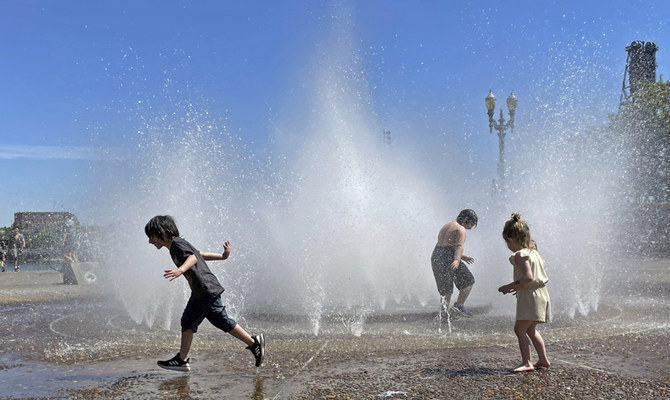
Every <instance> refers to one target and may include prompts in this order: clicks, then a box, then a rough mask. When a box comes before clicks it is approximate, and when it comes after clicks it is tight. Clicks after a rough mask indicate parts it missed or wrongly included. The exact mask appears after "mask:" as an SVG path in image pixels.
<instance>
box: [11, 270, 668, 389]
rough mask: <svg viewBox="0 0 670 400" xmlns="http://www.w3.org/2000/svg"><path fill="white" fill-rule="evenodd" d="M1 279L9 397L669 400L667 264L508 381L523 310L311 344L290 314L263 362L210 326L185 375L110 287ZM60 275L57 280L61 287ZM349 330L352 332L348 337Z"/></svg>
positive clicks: (325, 333) (273, 330)
mask: <svg viewBox="0 0 670 400" xmlns="http://www.w3.org/2000/svg"><path fill="white" fill-rule="evenodd" d="M5 274H8V275H6V276H5V275H0V290H1V291H2V293H3V296H2V300H0V398H12V399H15V398H48V399H93V398H108V399H155V398H164V399H221V398H225V399H381V398H386V399H451V398H459V399H468V398H472V399H475V398H500V399H508V398H509V399H529V398H538V399H565V398H594V399H597V398H630V399H632V398H635V399H646V398H648V399H657V398H658V399H667V398H670V368H668V367H669V366H670V340H669V338H670V322H669V321H668V316H669V315H670V259H663V260H646V261H644V262H643V263H642V264H641V266H640V268H639V270H638V272H637V273H636V276H635V279H634V281H633V282H631V281H630V280H628V279H626V280H624V279H621V277H622V276H624V275H626V272H625V271H616V270H612V271H611V272H610V274H609V276H608V279H609V281H608V282H607V290H605V293H604V295H603V298H602V301H601V302H600V304H599V307H598V310H597V311H595V312H591V313H590V314H589V315H588V316H577V317H575V318H568V317H566V316H562V315H560V314H558V315H556V316H555V317H556V318H555V320H554V321H553V322H552V323H551V324H547V325H546V326H544V327H542V328H541V332H542V335H543V337H544V339H545V342H546V343H547V351H548V354H549V357H550V360H551V361H552V363H553V365H552V367H551V368H550V369H548V370H542V371H536V372H533V373H526V374H520V375H514V374H511V373H510V372H509V371H510V368H511V367H513V366H515V365H516V364H518V361H519V351H518V348H517V343H516V338H515V337H514V335H513V333H512V330H511V327H512V325H513V323H514V321H513V316H509V315H507V316H500V315H493V314H492V313H491V312H490V310H489V309H490V307H487V306H473V308H472V311H473V312H475V314H476V315H475V317H473V318H468V319H465V318H464V319H460V320H458V321H455V322H454V323H453V325H452V327H451V328H452V329H451V332H449V331H448V326H446V325H445V324H439V323H438V321H437V320H436V319H435V314H436V313H435V312H433V311H434V310H435V307H434V306H433V305H429V306H426V307H424V308H420V307H408V308H401V307H399V306H398V307H395V308H393V309H388V310H385V311H384V312H381V313H375V314H372V315H368V316H367V317H366V319H365V321H364V324H363V325H364V326H363V328H362V329H360V327H358V326H357V324H360V322H361V321H359V320H357V318H356V316H347V315H336V316H331V317H329V318H325V319H324V320H323V321H322V326H321V327H320V330H319V335H318V336H315V335H314V334H313V332H312V327H311V326H310V325H309V324H308V323H306V322H305V321H303V320H301V318H300V317H297V316H294V317H293V318H292V317H291V316H270V315H250V316H245V319H244V323H243V326H245V328H248V330H249V331H250V332H259V331H262V332H264V333H265V335H266V340H267V357H266V361H265V364H264V365H263V366H262V367H261V368H258V369H257V368H255V367H254V366H253V358H252V356H251V354H250V353H249V352H248V351H247V350H245V349H244V346H243V345H241V344H239V342H238V341H236V340H234V339H232V338H231V337H230V336H228V335H225V334H221V333H220V332H219V331H217V330H216V329H215V328H213V327H211V326H209V324H207V323H205V324H203V326H202V328H201V331H200V332H199V333H198V334H197V336H196V340H195V341H194V346H193V350H192V353H191V366H192V368H193V370H192V371H191V372H189V373H177V372H172V371H165V370H162V369H160V368H158V367H157V366H156V363H155V362H156V360H157V359H167V358H170V357H172V356H173V355H174V352H175V351H176V349H177V347H178V343H179V332H178V328H177V327H176V325H173V328H172V329H171V330H169V331H168V330H164V329H158V328H149V327H147V326H143V325H137V324H135V323H134V322H132V321H131V320H130V319H129V317H128V316H127V314H126V313H125V312H124V311H123V308H122V307H121V306H120V304H118V303H117V302H116V301H114V296H113V294H111V293H105V291H104V290H102V288H101V287H100V286H96V285H95V284H93V285H82V286H68V285H62V284H61V283H60V282H61V281H62V279H61V278H60V275H59V274H58V273H55V272H46V271H44V272H37V271H34V272H25V273H24V272H21V273H18V274H14V273H13V272H12V273H5ZM59 280H60V281H59ZM352 332H353V333H354V334H352Z"/></svg>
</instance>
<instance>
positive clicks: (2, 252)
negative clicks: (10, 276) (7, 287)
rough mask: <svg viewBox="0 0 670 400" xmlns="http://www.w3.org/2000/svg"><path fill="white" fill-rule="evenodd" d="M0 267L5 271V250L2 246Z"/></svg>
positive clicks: (0, 249) (0, 248) (0, 247)
mask: <svg viewBox="0 0 670 400" xmlns="http://www.w3.org/2000/svg"><path fill="white" fill-rule="evenodd" d="M0 268H2V272H5V251H4V250H3V248H2V246H0Z"/></svg>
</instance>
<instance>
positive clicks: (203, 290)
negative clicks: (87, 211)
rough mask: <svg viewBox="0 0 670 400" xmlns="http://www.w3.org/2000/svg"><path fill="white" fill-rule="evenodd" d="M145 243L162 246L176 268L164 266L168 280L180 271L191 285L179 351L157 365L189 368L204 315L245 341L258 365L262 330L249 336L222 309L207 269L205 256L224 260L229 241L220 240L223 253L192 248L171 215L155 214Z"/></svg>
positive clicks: (262, 353) (216, 284) (219, 288)
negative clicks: (192, 345) (190, 356)
mask: <svg viewBox="0 0 670 400" xmlns="http://www.w3.org/2000/svg"><path fill="white" fill-rule="evenodd" d="M144 232H145V233H146V235H147V236H148V237H149V243H151V244H153V245H154V246H156V248H157V249H160V248H161V247H165V248H167V249H168V250H169V251H170V257H172V262H174V264H175V266H177V268H174V269H166V270H165V271H164V274H163V276H164V277H165V278H166V279H169V280H170V281H172V280H174V279H176V278H177V277H179V276H180V275H184V277H185V278H186V280H187V281H188V284H189V286H190V287H191V297H190V298H189V300H188V303H187V304H186V308H185V309H184V312H183V314H182V316H181V347H180V349H179V353H177V355H175V356H174V357H173V358H171V359H170V360H167V361H158V365H159V366H160V367H162V368H165V369H171V370H174V371H183V372H186V371H190V370H191V367H190V365H189V361H190V359H189V357H188V353H189V351H190V349H191V342H192V341H193V334H194V333H196V332H197V331H198V326H199V325H200V323H202V321H203V320H204V319H205V318H207V320H208V321H209V322H211V323H212V325H214V326H216V327H217V328H219V329H221V330H222V331H224V332H227V333H229V334H231V335H232V336H234V337H235V338H237V339H239V340H241V341H243V342H244V343H245V344H247V349H249V350H251V353H252V354H253V355H254V357H255V359H256V367H259V366H260V365H261V363H262V362H263V357H264V356H265V339H264V338H263V334H262V333H261V334H259V335H256V336H249V334H248V333H247V332H246V331H245V330H244V329H242V327H241V326H239V325H238V324H237V322H235V321H234V320H233V319H232V318H230V317H229V316H228V314H227V313H226V307H225V306H224V305H223V304H222V303H221V293H223V291H224V289H223V287H222V286H221V284H220V283H219V280H218V279H217V278H216V276H215V275H214V274H213V273H212V272H211V271H210V269H209V267H208V266H207V263H206V262H205V260H207V261H210V260H225V259H227V258H228V256H229V255H230V242H228V241H226V242H225V243H224V244H223V249H224V251H223V253H205V252H201V251H198V250H196V249H195V247H193V246H192V245H191V244H190V243H189V242H187V241H186V240H184V239H182V238H181V237H179V230H178V229H177V225H176V224H175V222H174V219H173V218H172V217H171V216H169V215H157V216H155V217H153V218H152V219H151V220H149V222H148V223H147V225H146V226H145V227H144Z"/></svg>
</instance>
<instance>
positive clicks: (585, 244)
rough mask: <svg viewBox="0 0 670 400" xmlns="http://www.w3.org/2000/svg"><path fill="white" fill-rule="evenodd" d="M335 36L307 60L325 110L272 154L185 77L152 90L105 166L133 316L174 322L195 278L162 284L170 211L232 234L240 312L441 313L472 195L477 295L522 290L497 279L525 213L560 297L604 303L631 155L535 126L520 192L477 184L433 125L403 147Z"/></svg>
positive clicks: (352, 316)
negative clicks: (507, 229)
mask: <svg viewBox="0 0 670 400" xmlns="http://www.w3.org/2000/svg"><path fill="white" fill-rule="evenodd" d="M333 37H337V38H338V39H337V40H335V39H333V40H332V41H330V42H327V43H326V44H325V47H327V49H328V50H329V51H328V52H327V54H328V56H327V57H323V54H325V53H319V54H320V56H319V57H316V58H317V61H315V62H314V64H313V65H312V67H311V70H310V71H312V72H311V73H309V74H306V76H307V77H306V78H305V79H306V82H305V84H304V86H305V87H307V88H309V91H308V92H307V93H306V94H305V96H306V98H307V100H306V102H305V103H306V104H310V105H311V109H309V110H306V112H305V113H304V114H303V115H301V116H300V118H296V119H294V121H296V122H294V123H293V124H292V125H290V126H281V127H276V128H277V133H276V140H275V143H278V144H277V145H276V147H275V148H272V149H270V150H268V151H267V153H265V154H263V155H257V154H255V153H254V152H253V150H252V149H250V148H247V146H246V144H245V142H244V139H243V138H238V137H236V136H235V135H234V134H232V133H231V132H229V131H228V130H227V128H226V127H225V123H222V122H221V121H220V120H217V118H216V117H214V116H213V115H214V114H215V113H214V112H213V111H212V110H210V107H209V105H208V104H207V101H206V100H202V99H200V98H199V97H198V96H194V98H193V99H190V98H189V99H183V98H180V97H179V96H183V93H185V92H187V90H184V89H185V87H188V85H187V84H186V83H183V82H177V81H175V80H172V79H168V83H167V84H166V85H165V87H164V93H163V94H162V97H165V98H168V99H170V100H171V102H170V104H169V105H163V106H162V107H163V108H158V107H155V106H153V107H152V106H148V105H147V104H149V103H150V99H149V101H146V100H145V101H144V102H138V103H140V104H141V105H140V106H138V108H137V109H136V110H135V111H134V112H135V113H137V114H138V115H139V116H140V117H139V118H138V120H141V121H142V122H141V125H140V126H139V127H138V128H137V130H138V135H137V136H136V137H134V138H133V139H132V140H131V142H135V143H136V145H137V147H138V148H139V150H140V152H139V154H138V156H137V157H136V158H127V157H124V158H123V159H121V160H120V161H121V162H120V163H119V164H117V165H115V166H114V168H113V169H112V170H113V174H112V175H111V176H110V175H108V176H102V177H101V178H100V181H101V182H104V185H102V188H101V189H100V196H99V197H98V199H97V200H96V204H97V205H98V206H99V209H100V210H101V211H102V215H101V218H102V219H108V220H110V219H111V220H114V221H115V223H114V225H113V226H111V227H110V228H109V232H110V234H112V236H113V237H114V240H113V241H114V245H112V246H110V247H109V257H108V258H107V259H106V260H104V263H105V264H106V265H108V266H109V267H108V268H109V269H110V270H114V269H116V268H122V269H126V268H132V271H129V272H130V273H122V274H112V278H111V280H112V283H113V285H115V287H116V288H117V291H118V295H119V297H120V298H121V299H122V300H123V301H124V302H125V303H126V305H127V309H128V313H129V315H130V316H131V318H132V319H133V320H134V321H135V322H136V323H139V324H147V325H148V326H158V327H162V328H169V327H170V326H171V323H172V322H173V320H174V318H176V315H175V313H178V312H179V310H180V307H179V304H182V303H183V302H184V301H185V299H186V296H187V295H188V289H187V287H186V285H185V284H184V283H176V284H174V283H173V284H172V285H170V284H168V283H166V282H163V281H162V278H161V273H160V272H161V271H162V269H163V267H165V266H167V265H169V259H168V257H167V255H166V254H162V253H157V252H155V251H154V250H153V249H152V248H151V247H150V246H149V245H148V244H147V240H146V238H145V237H144V234H143V229H142V228H143V224H144V223H145V222H146V221H147V220H148V219H149V218H150V217H152V216H153V215H155V214H171V215H173V216H175V218H176V220H177V223H178V225H179V226H180V230H181V232H182V234H183V235H184V237H185V238H187V239H188V240H190V241H191V242H192V243H194V244H196V245H197V246H199V247H200V248H202V249H210V250H216V249H220V248H221V243H222V242H223V241H224V240H231V242H232V243H233V256H232V257H231V259H230V260H228V261H226V262H225V263H212V267H213V269H214V271H215V272H216V273H217V274H218V275H219V276H220V277H221V279H222V281H223V282H224V286H225V287H226V288H227V289H228V291H227V292H226V295H225V302H226V303H227V304H228V305H229V308H230V309H231V311H232V313H233V315H235V316H237V317H238V318H239V317H242V318H244V316H245V315H250V314H263V313H265V314H275V315H276V314H288V315H293V316H300V318H304V320H305V321H306V323H307V324H309V326H310V327H311V328H310V330H311V331H312V332H313V333H314V334H318V333H319V331H320V326H321V321H322V319H323V318H324V317H326V318H336V319H338V318H339V319H340V320H342V321H345V320H346V321H350V322H346V323H345V325H346V326H348V327H349V328H350V331H351V333H353V334H355V335H360V334H361V333H362V332H363V331H364V327H365V320H366V318H367V316H369V315H370V314H374V313H379V312H390V311H389V310H392V309H394V308H398V307H405V306H408V307H414V308H415V309H421V308H425V307H429V308H430V307H432V308H434V311H437V308H438V307H439V303H438V301H439V297H438V295H437V292H436V289H435V284H434V281H433V277H432V274H431V269H430V261H429V259H430V253H431V251H432V247H433V245H434V242H435V238H436V235H437V231H438V230H439V228H440V227H441V225H442V224H443V223H445V222H446V221H448V220H450V219H452V218H454V216H455V215H456V214H457V213H458V211H460V209H462V208H466V207H468V208H474V209H476V210H477V211H478V213H479V214H480V215H481V223H480V224H479V227H478V228H477V229H476V230H474V231H472V232H471V233H470V234H469V239H468V243H467V253H468V254H472V255H474V256H475V258H476V259H477V263H476V264H475V265H474V267H473V271H474V272H475V274H476V277H477V284H476V286H475V288H474V290H473V293H472V295H471V297H470V302H471V303H472V304H475V305H477V304H479V305H483V306H486V307H489V308H491V310H492V311H491V312H493V313H500V314H507V315H509V314H511V313H512V312H513V305H512V304H513V299H508V298H504V299H500V298H499V297H498V294H497V292H496V290H495V288H497V286H498V285H499V284H500V283H501V282H506V281H507V280H508V279H509V277H510V276H511V266H509V264H508V263H507V261H506V260H507V257H508V253H507V250H506V248H505V246H504V243H503V242H502V240H501V239H500V231H501V229H502V225H503V223H504V221H505V220H506V219H507V218H508V217H509V214H510V213H511V212H513V211H519V212H521V213H522V215H523V216H524V218H526V219H528V220H529V221H530V222H531V224H532V227H533V232H534V234H535V235H536V237H537V240H538V242H539V243H540V249H541V250H542V254H543V255H544V257H545V258H546V260H547V264H548V267H547V268H548V273H549V275H550V280H551V284H552V286H554V285H555V286H556V287H564V288H566V289H565V290H561V291H556V292H555V293H552V297H553V299H554V301H555V302H556V303H555V304H556V310H559V311H558V312H561V311H560V310H565V313H566V314H567V315H569V316H570V317H573V316H574V315H575V314H576V313H579V314H583V315H586V314H588V313H589V312H590V311H592V310H596V309H597V307H598V303H599V296H600V292H601V287H600V284H601V282H602V276H603V268H604V265H606V263H607V262H608V260H609V259H608V257H610V255H611V248H612V245H614V244H613V243H608V242H607V240H595V239H594V238H607V237H611V235H610V233H611V229H613V225H612V224H610V223H608V221H609V219H610V218H611V217H612V215H616V213H617V211H618V210H617V209H616V207H615V205H616V203H615V201H613V199H612V198H611V197H610V196H609V195H608V192H609V191H610V190H611V189H612V187H613V186H616V185H617V184H618V182H616V179H612V173H611V171H616V170H617V168H620V165H621V162H620V159H619V158H618V157H617V155H614V157H612V158H609V159H608V160H605V161H604V162H605V163H607V166H606V167H605V168H603V160H601V159H600V157H599V156H600V152H601V143H598V142H597V141H590V139H588V138H587V139H581V138H579V137H578V136H573V135H572V134H570V133H566V134H563V135H558V136H553V137H551V138H550V139H547V140H546V141H542V140H540V139H539V138H537V137H533V136H532V134H531V133H530V132H526V134H525V135H526V136H523V134H522V136H521V138H520V139H519V140H531V141H533V142H534V143H533V145H532V146H526V147H521V146H518V144H517V146H518V147H519V148H521V149H522V150H519V151H516V152H514V153H512V154H511V155H510V156H509V162H510V164H511V167H510V171H511V172H512V174H513V176H514V179H513V183H512V184H510V188H509V189H510V190H509V195H508V197H507V199H505V200H504V201H503V200H501V199H498V198H496V197H495V195H493V194H489V190H490V187H489V184H488V183H486V182H487V181H486V180H485V179H483V180H482V181H481V182H480V183H481V184H480V185H479V187H475V188H470V189H469V191H468V193H463V192H461V190H460V186H461V185H462V184H461V183H460V182H461V181H463V180H464V179H466V176H467V175H468V174H469V173H470V172H469V171H468V170H467V167H464V168H463V169H461V170H458V169H456V168H453V163H451V164H450V163H449V162H448V160H447V159H449V158H452V157H458V154H456V151H454V153H453V154H426V153H425V151H426V150H425V149H424V150H421V151H420V152H413V151H411V150H408V149H411V148H412V147H414V146H413V145H412V141H415V140H419V138H417V137H410V136H409V135H398V136H397V137H394V138H393V143H392V144H391V145H388V143H385V142H384V141H383V140H380V135H379V132H382V131H383V121H379V120H378V119H377V118H376V117H375V112H374V107H373V104H374V100H373V99H372V96H371V91H370V89H369V88H368V86H367V82H366V79H365V73H364V72H360V71H361V67H360V65H361V60H360V59H359V56H358V53H357V51H356V49H355V46H353V45H352V44H351V42H350V41H347V40H346V39H342V35H339V34H338V35H334V36H333ZM344 37H345V38H346V35H345V36H344ZM357 71H359V72H357ZM126 111H128V110H126ZM520 119H521V120H523V116H521V117H520ZM519 126H520V129H517V130H518V131H521V132H523V124H522V123H521V124H519ZM286 132H290V133H286ZM584 143H586V145H584ZM512 146H514V142H512ZM566 149H567V151H566ZM135 153H137V152H135ZM426 158H430V159H432V160H437V163H436V165H426V163H425V162H424V160H425V159H426ZM105 167H106V168H107V167H108V166H107V165H106V166H105ZM440 169H442V170H443V171H444V172H442V173H436V172H435V171H436V170H440ZM101 175H105V173H102V174H101ZM445 175H447V176H446V177H445ZM470 182H472V181H470ZM105 214H106V215H105ZM121 249H123V251H122V250H121ZM576 260H579V261H578V262H579V264H580V268H575V265H574V264H575V262H576ZM129 266H132V267H129ZM175 286H177V287H179V290H176V289H175ZM140 289H141V290H140ZM175 292H178V293H180V294H181V296H180V297H179V298H175V296H174V294H175ZM159 304H168V305H169V306H168V307H159ZM166 310H169V311H166Z"/></svg>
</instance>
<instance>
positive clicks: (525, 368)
mask: <svg viewBox="0 0 670 400" xmlns="http://www.w3.org/2000/svg"><path fill="white" fill-rule="evenodd" d="M533 371H535V367H533V365H532V364H531V365H527V364H521V365H519V366H518V367H516V368H514V370H513V372H514V373H519V372H533Z"/></svg>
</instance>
